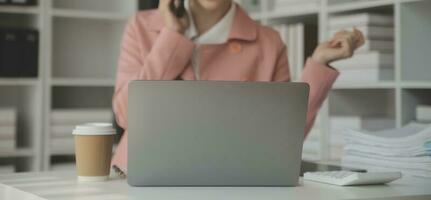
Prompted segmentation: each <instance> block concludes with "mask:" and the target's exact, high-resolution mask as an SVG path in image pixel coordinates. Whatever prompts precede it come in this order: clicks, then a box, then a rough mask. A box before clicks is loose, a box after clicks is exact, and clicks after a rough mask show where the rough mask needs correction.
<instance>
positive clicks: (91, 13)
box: [52, 9, 129, 20]
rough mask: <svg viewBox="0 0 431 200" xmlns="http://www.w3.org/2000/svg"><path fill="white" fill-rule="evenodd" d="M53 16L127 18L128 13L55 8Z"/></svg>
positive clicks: (105, 18)
mask: <svg viewBox="0 0 431 200" xmlns="http://www.w3.org/2000/svg"><path fill="white" fill-rule="evenodd" d="M52 16H53V17H63V18H77V19H100V20H127V19H128V18H129V15H128V14H121V13H113V12H102V11H96V12H95V11H82V10H71V9H54V10H53V11H52Z"/></svg>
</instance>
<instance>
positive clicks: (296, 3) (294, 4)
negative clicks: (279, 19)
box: [269, 0, 320, 12]
mask: <svg viewBox="0 0 431 200" xmlns="http://www.w3.org/2000/svg"><path fill="white" fill-rule="evenodd" d="M270 3H271V4H270V6H269V7H270V8H271V10H272V11H275V12H298V11H304V10H316V9H318V8H319V6H320V1H319V0H273V1H271V2H270Z"/></svg>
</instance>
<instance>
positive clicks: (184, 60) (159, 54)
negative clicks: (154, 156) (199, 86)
mask: <svg viewBox="0 0 431 200" xmlns="http://www.w3.org/2000/svg"><path fill="white" fill-rule="evenodd" d="M138 28H140V29H144V28H145V27H142V26H140V24H139V23H138V21H137V19H136V16H135V17H133V18H132V19H131V20H130V21H129V23H128V25H127V27H126V29H125V32H124V36H123V41H122V44H121V54H120V58H119V66H118V72H117V81H116V85H115V92H114V97H113V109H114V113H115V116H116V118H117V122H118V124H119V125H120V127H122V128H124V129H125V130H126V131H125V135H127V102H128V98H127V97H128V96H127V95H128V83H129V81H132V80H174V79H176V78H177V77H178V76H179V75H180V74H181V73H182V72H183V71H184V69H185V67H186V66H187V64H188V62H189V61H190V58H191V57H192V51H193V47H194V44H193V42H192V41H190V40H189V39H187V38H186V37H184V36H183V35H181V34H179V33H177V32H175V31H171V30H169V29H162V31H161V32H160V33H159V35H158V37H157V39H156V41H155V42H154V44H153V45H152V47H151V48H150V51H148V53H145V54H143V53H141V52H144V51H140V48H142V46H143V45H141V44H143V43H141V42H144V41H146V40H147V39H146V38H145V36H143V35H142V34H137V33H138V31H137V29H138ZM140 32H142V30H140ZM144 32H146V31H145V30H144ZM140 43H141V44H140ZM126 148H127V137H122V139H121V141H120V144H119V145H118V148H117V150H116V152H115V155H114V157H113V159H112V165H115V166H116V167H118V168H119V169H121V170H122V171H124V172H126V171H127V169H126V166H127V149H126Z"/></svg>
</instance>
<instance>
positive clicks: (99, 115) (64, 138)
mask: <svg viewBox="0 0 431 200" xmlns="http://www.w3.org/2000/svg"><path fill="white" fill-rule="evenodd" d="M92 122H112V111H111V110H110V109H55V110H53V111H52V113H51V149H52V150H53V151H57V152H73V149H74V138H73V135H72V131H73V129H74V128H75V126H76V125H79V124H83V123H92Z"/></svg>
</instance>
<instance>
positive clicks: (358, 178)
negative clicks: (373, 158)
mask: <svg viewBox="0 0 431 200" xmlns="http://www.w3.org/2000/svg"><path fill="white" fill-rule="evenodd" d="M399 178H401V173H400V172H352V171H327V172H306V173H304V180H307V181H315V182H320V183H327V184H332V185H340V186H353V185H375V184H384V183H389V182H392V181H394V180H397V179H399Z"/></svg>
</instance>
